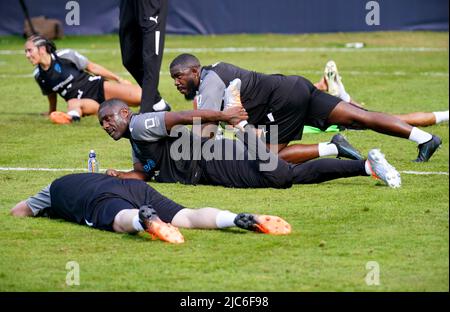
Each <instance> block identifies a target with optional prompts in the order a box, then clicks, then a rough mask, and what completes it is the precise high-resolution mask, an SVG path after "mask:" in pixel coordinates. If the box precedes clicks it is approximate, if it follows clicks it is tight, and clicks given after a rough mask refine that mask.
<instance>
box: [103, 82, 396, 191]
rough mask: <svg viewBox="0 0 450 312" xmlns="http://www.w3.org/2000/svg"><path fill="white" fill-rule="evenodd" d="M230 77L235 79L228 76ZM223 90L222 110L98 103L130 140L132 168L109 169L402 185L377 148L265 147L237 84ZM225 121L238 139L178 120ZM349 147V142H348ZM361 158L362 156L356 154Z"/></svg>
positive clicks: (184, 176)
mask: <svg viewBox="0 0 450 312" xmlns="http://www.w3.org/2000/svg"><path fill="white" fill-rule="evenodd" d="M233 82H234V81H233ZM233 82H232V83H230V86H229V87H228V88H227V89H226V90H225V100H224V102H225V105H227V106H228V107H227V109H225V110H223V111H210V110H192V111H183V112H156V113H145V114H139V115H135V114H133V113H132V112H131V111H130V109H129V108H128V106H127V105H126V104H125V103H124V102H123V101H120V100H118V99H111V100H108V101H105V102H103V103H102V104H101V106H100V109H99V112H98V119H99V122H100V124H101V126H102V127H103V129H104V130H105V131H106V132H107V133H108V135H109V136H110V137H111V138H113V139H114V140H119V139H121V138H127V139H129V140H130V143H131V148H132V157H133V170H132V171H129V172H122V171H117V170H113V169H108V170H107V174H108V175H111V176H117V177H119V178H123V179H140V180H145V181H148V180H150V179H152V178H154V179H155V181H156V182H163V183H177V182H180V183H183V184H193V185H195V184H204V185H221V186H225V187H236V188H266V187H272V188H289V187H291V186H292V185H293V184H312V183H322V182H325V181H329V180H333V179H339V178H348V177H356V176H373V177H375V178H377V179H380V180H382V181H383V182H384V183H386V184H387V185H388V186H389V187H392V188H398V187H400V186H401V177H400V174H399V173H398V171H397V170H395V168H394V167H393V166H391V165H390V164H389V163H388V162H387V161H386V159H385V157H384V155H383V154H382V153H381V152H380V150H378V149H373V150H371V151H370V152H369V154H368V159H367V160H365V159H360V160H341V159H329V158H327V159H319V160H312V161H307V162H305V163H303V164H290V163H287V162H286V161H284V160H283V159H281V158H279V157H278V155H276V154H274V153H271V152H270V151H269V150H267V147H266V144H265V142H263V141H262V140H261V138H260V137H258V134H257V132H256V131H255V128H254V127H253V126H252V125H250V124H245V122H246V119H247V114H246V112H245V109H244V108H243V107H242V103H241V102H240V97H239V85H238V84H234V83H233ZM197 118H201V121H202V122H203V123H205V122H220V121H222V122H227V123H229V124H230V125H232V126H236V130H237V131H236V136H237V137H238V138H239V140H229V139H220V140H214V139H209V138H200V137H199V136H197V135H195V131H189V129H188V128H186V127H184V126H180V125H189V124H194V127H195V121H196V119H197ZM347 147H348V149H352V146H351V145H350V144H348V143H347ZM361 158H362V157H361Z"/></svg>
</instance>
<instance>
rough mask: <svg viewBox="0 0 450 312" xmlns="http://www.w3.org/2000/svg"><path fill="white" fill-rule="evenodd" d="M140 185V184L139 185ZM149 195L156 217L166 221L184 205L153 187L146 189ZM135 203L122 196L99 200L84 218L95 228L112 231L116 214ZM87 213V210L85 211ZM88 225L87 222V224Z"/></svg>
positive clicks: (134, 207) (132, 207)
mask: <svg viewBox="0 0 450 312" xmlns="http://www.w3.org/2000/svg"><path fill="white" fill-rule="evenodd" d="M139 187H140V186H139ZM146 191H147V192H149V197H150V198H151V199H152V203H151V204H152V207H153V208H154V209H155V210H156V213H157V214H158V217H159V218H160V219H161V220H162V221H164V222H167V223H170V222H172V220H173V218H174V217H175V215H176V214H177V213H178V212H179V211H180V210H182V209H183V208H184V207H183V206H181V205H178V204H177V203H175V202H173V201H171V200H170V199H168V198H166V197H164V196H162V195H161V194H159V193H157V192H156V191H155V190H154V189H150V188H148V189H146ZM137 208H138V207H136V206H135V205H133V204H132V203H130V202H129V201H127V200H126V199H124V198H120V197H112V198H106V199H104V200H102V201H100V202H99V203H98V204H97V205H95V207H94V208H93V209H92V211H91V213H90V216H89V217H86V220H90V221H89V222H90V223H92V224H93V225H92V227H94V228H96V229H101V230H106V231H113V226H112V225H113V223H114V219H115V218H116V215H117V214H118V213H119V212H120V211H122V210H125V209H137ZM86 214H89V212H86ZM87 225H89V224H87Z"/></svg>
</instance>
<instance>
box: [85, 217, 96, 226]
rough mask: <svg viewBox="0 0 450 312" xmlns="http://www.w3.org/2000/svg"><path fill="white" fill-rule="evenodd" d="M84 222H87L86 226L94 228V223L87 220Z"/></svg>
mask: <svg viewBox="0 0 450 312" xmlns="http://www.w3.org/2000/svg"><path fill="white" fill-rule="evenodd" d="M84 222H86V224H87V225H88V226H94V223H91V222H89V221H88V220H86V219H84Z"/></svg>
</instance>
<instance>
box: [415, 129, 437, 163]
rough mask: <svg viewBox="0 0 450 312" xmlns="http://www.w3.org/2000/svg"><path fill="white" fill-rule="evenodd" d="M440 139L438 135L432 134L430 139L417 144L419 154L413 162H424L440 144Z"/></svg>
mask: <svg viewBox="0 0 450 312" xmlns="http://www.w3.org/2000/svg"><path fill="white" fill-rule="evenodd" d="M441 144H442V140H441V138H440V137H438V136H435V135H433V137H432V138H431V140H429V141H428V142H425V143H422V144H420V145H419V146H418V148H419V155H417V158H416V160H414V161H415V162H425V161H428V160H429V159H430V158H431V156H433V154H434V152H436V150H437V149H438V148H439V147H440V146H441Z"/></svg>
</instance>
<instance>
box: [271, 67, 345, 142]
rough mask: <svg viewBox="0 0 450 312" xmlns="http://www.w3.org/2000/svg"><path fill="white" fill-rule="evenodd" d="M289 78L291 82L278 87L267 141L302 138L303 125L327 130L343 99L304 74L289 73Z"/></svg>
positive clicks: (288, 140) (287, 140) (285, 140)
mask: <svg viewBox="0 0 450 312" xmlns="http://www.w3.org/2000/svg"><path fill="white" fill-rule="evenodd" d="M288 79H289V81H290V82H291V83H288V84H287V86H286V87H281V88H280V89H279V90H277V93H280V97H279V99H276V100H275V103H272V105H271V107H272V108H271V110H272V112H271V114H272V116H271V117H272V119H273V121H271V122H270V123H268V124H266V130H269V131H268V132H267V133H266V142H267V143H271V144H276V143H277V142H278V144H286V143H289V142H290V141H294V140H299V139H301V137H302V134H303V126H304V125H309V126H313V127H317V128H319V129H321V130H325V129H326V128H328V127H329V126H330V125H329V124H328V122H327V119H328V116H329V115H330V113H331V111H332V110H333V109H334V108H335V107H336V105H337V104H338V103H339V102H341V99H339V98H337V97H334V96H332V95H329V94H328V93H325V92H322V91H320V90H318V89H317V88H316V87H315V86H314V85H313V84H312V83H311V82H310V81H309V80H307V79H305V78H303V77H301V76H290V77H288ZM270 125H272V126H274V125H277V126H278V141H277V140H276V138H275V136H274V134H273V131H272V130H270V128H269V127H270ZM271 133H272V134H271Z"/></svg>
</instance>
